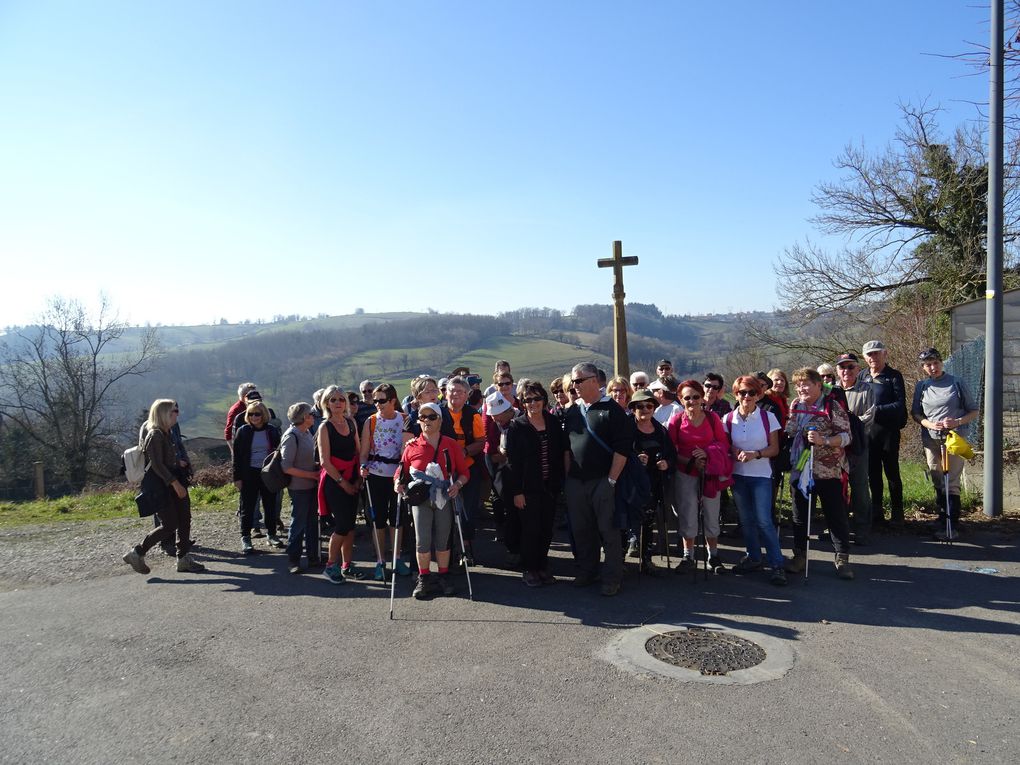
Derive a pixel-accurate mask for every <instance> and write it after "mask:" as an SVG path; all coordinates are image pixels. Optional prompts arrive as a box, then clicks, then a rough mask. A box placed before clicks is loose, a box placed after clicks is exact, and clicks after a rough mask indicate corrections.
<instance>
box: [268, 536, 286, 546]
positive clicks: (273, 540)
mask: <svg viewBox="0 0 1020 765" xmlns="http://www.w3.org/2000/svg"><path fill="white" fill-rule="evenodd" d="M266 541H267V542H268V543H269V546H270V547H286V545H285V544H284V543H283V541H282V540H281V539H280V538H279V537H278V536H276V535H275V534H270V535H269V539H268V540H266Z"/></svg>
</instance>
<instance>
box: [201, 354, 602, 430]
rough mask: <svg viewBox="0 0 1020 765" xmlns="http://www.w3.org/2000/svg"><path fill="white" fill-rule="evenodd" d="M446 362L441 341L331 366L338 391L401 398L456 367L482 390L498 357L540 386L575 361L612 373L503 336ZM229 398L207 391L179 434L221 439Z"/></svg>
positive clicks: (582, 357) (279, 404)
mask: <svg viewBox="0 0 1020 765" xmlns="http://www.w3.org/2000/svg"><path fill="white" fill-rule="evenodd" d="M447 358H449V356H448V355H447V354H446V353H445V352H444V348H443V345H442V344H441V343H440V344H437V345H435V346H430V347H426V348H385V349H378V350H372V351H366V352H364V353H356V354H352V355H351V356H348V357H345V358H344V359H343V360H342V362H340V363H339V364H338V365H337V367H338V369H339V382H340V384H341V385H343V386H344V387H349V386H350V385H351V381H355V383H356V382H357V381H360V380H363V379H370V380H373V381H375V382H377V383H378V382H389V383H392V384H393V385H395V386H396V388H397V391H398V393H399V394H400V396H401V398H403V396H405V395H406V394H407V393H408V392H409V391H410V387H409V384H410V378H411V377H413V376H415V375H417V374H421V373H423V372H424V373H427V374H434V375H436V376H442V375H444V374H446V373H447V372H449V371H450V370H451V369H455V368H456V367H459V366H467V367H469V368H470V369H471V371H472V372H474V373H477V374H479V375H481V377H482V380H483V387H484V385H488V383H489V382H490V381H491V375H492V368H493V365H494V364H495V363H496V361H497V360H499V359H507V360H509V361H510V363H511V365H512V366H513V371H514V376H515V377H517V378H520V377H532V378H535V379H537V380H540V381H541V382H542V384H543V385H546V386H548V384H549V381H550V380H551V379H552V378H553V377H554V376H556V375H562V374H564V373H566V372H569V371H570V368H571V367H572V366H573V365H574V364H577V363H579V362H581V361H594V362H595V363H597V364H600V365H602V366H603V368H604V369H606V371H607V372H610V373H612V369H613V360H612V359H610V358H607V357H606V356H602V355H599V354H596V353H593V352H592V351H591V350H586V349H584V348H579V347H577V346H574V345H568V344H566V343H560V342H557V341H555V340H545V339H542V338H535V337H516V336H509V335H506V336H498V337H492V338H489V340H488V341H486V342H485V343H484V344H482V345H481V346H479V347H476V348H474V349H472V350H471V351H470V352H468V353H465V354H462V355H460V356H456V357H454V358H452V359H450V360H449V361H444V359H447ZM255 382H256V383H259V382H260V381H259V380H255ZM267 390H268V389H267ZM312 392H313V391H311V390H309V391H307V392H305V393H302V394H300V395H301V396H302V397H303V398H304V400H306V401H311V397H312ZM262 393H263V395H266V403H267V404H268V405H269V406H270V407H272V408H273V409H275V410H276V414H277V416H278V417H280V418H281V419H284V418H285V416H286V411H287V407H288V406H289V405H290V404H292V403H294V402H293V401H276V400H273V399H272V398H271V396H270V394H268V393H267V391H266V390H263V391H262ZM235 400H236V396H235V391H234V390H223V391H219V390H217V391H211V392H210V395H209V397H208V398H207V399H205V400H204V401H202V402H199V403H198V405H197V407H196V408H195V411H190V412H189V411H186V410H184V411H182V412H181V428H182V430H183V432H184V434H185V435H186V436H188V437H189V438H195V437H200V436H208V437H222V435H223V423H224V419H225V415H226V412H227V409H229V408H230V406H231V404H233V403H234V401H235Z"/></svg>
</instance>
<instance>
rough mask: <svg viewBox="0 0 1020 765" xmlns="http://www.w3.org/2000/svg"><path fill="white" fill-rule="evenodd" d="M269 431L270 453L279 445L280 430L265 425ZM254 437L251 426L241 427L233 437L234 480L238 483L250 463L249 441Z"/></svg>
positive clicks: (273, 426) (253, 430)
mask: <svg viewBox="0 0 1020 765" xmlns="http://www.w3.org/2000/svg"><path fill="white" fill-rule="evenodd" d="M266 430H267V431H269V449H270V451H272V450H273V449H275V448H276V447H277V446H279V445H280V429H279V428H278V427H276V426H275V425H266ZM254 435H255V429H254V428H253V427H252V426H251V425H242V426H241V427H239V428H238V429H237V433H236V434H235V435H234V480H235V481H240V480H241V479H243V478H244V474H245V470H246V469H247V468H249V467H251V466H250V465H249V463H250V462H251V440H252V438H253V437H254Z"/></svg>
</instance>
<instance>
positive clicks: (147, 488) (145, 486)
mask: <svg viewBox="0 0 1020 765" xmlns="http://www.w3.org/2000/svg"><path fill="white" fill-rule="evenodd" d="M167 491H169V487H168V486H167V485H166V484H164V483H163V482H162V481H161V480H160V479H159V476H157V475H156V474H155V473H154V472H153V471H152V470H146V471H145V475H144V476H142V490H141V491H140V492H139V493H138V495H137V496H135V504H136V505H137V506H138V515H139V516H140V517H142V518H148V517H149V516H150V515H155V514H156V513H158V512H159V511H160V510H162V509H163V506H164V505H165V504H166V501H167Z"/></svg>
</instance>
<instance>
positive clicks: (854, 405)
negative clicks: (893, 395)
mask: <svg viewBox="0 0 1020 765" xmlns="http://www.w3.org/2000/svg"><path fill="white" fill-rule="evenodd" d="M835 366H836V376H837V377H838V378H839V384H838V386H837V387H836V388H833V390H840V391H842V392H843V395H844V396H845V398H846V405H847V411H848V412H850V413H851V414H853V415H855V416H856V417H857V418H859V419H860V421H861V425H862V426H863V427H864V432H865V433H870V432H871V425H872V423H873V422H874V421H875V393H874V391H872V389H871V384H870V383H867V382H864V381H863V380H862V379H861V365H860V361H859V360H858V358H857V354H855V353H841V354H840V355H839V356H838V357H837V358H836V365H835ZM859 446H860V449H858V450H857V453H856V454H855V453H853V452H852V451H848V452H847V461H848V463H849V476H850V511H851V512H852V514H853V517H854V541H855V542H856V543H857V544H859V545H866V544H868V537H869V536H870V534H871V484H870V482H869V480H868V441H867V439H864V443H862V444H859Z"/></svg>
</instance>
